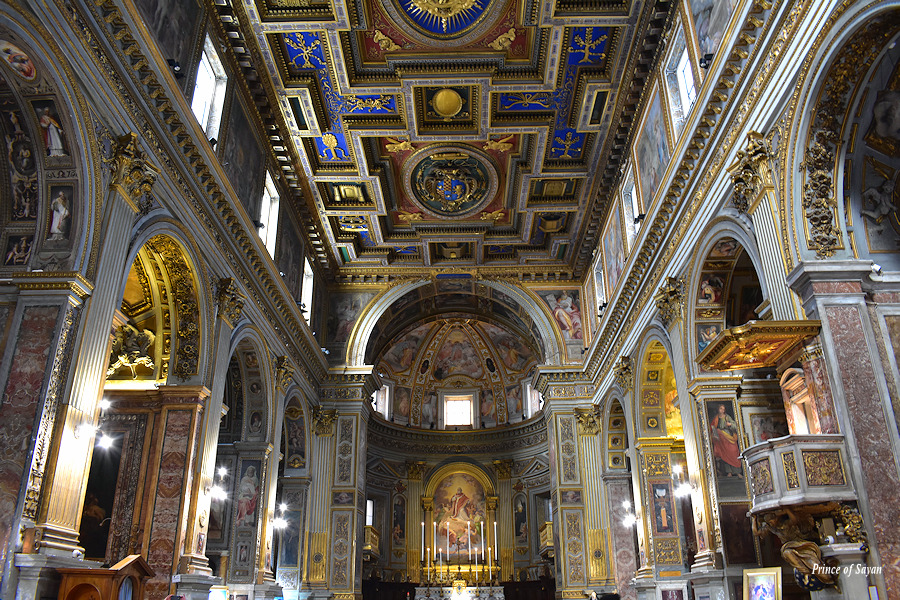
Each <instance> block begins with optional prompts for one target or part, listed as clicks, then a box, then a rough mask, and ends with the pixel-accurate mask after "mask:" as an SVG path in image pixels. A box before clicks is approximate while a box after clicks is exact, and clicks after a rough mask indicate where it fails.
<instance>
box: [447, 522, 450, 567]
mask: <svg viewBox="0 0 900 600" xmlns="http://www.w3.org/2000/svg"><path fill="white" fill-rule="evenodd" d="M447 564H448V565H449V564H450V521H447Z"/></svg>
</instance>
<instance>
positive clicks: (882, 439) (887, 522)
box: [825, 306, 900, 590]
mask: <svg viewBox="0 0 900 600" xmlns="http://www.w3.org/2000/svg"><path fill="white" fill-rule="evenodd" d="M825 314H826V317H827V319H828V325H829V329H830V332H831V338H832V345H833V348H834V353H835V358H836V359H837V365H836V366H835V368H836V369H837V371H838V374H839V377H840V379H841V382H842V385H843V392H844V401H845V402H846V404H847V409H848V410H847V414H848V416H849V419H850V423H851V425H852V427H853V431H854V436H855V438H856V445H857V448H858V450H859V458H860V462H861V464H862V470H863V477H864V478H865V487H866V490H867V494H868V497H869V510H870V511H871V515H872V520H873V521H874V529H875V531H874V532H870V533H874V538H875V542H876V543H877V544H878V551H879V553H880V557H881V562H882V564H883V565H884V572H883V574H884V579H885V583H886V585H887V589H889V590H890V589H894V590H897V589H900V529H898V528H897V526H896V524H897V523H898V522H900V504H898V503H897V501H896V494H897V490H898V489H900V480H898V477H897V470H896V467H895V465H894V461H893V460H892V456H893V454H892V452H891V448H890V442H889V441H888V440H889V438H890V435H891V433H890V431H888V426H887V421H886V419H885V414H884V410H885V405H884V403H883V402H881V401H880V398H881V393H880V391H879V389H878V386H877V378H876V374H875V371H874V369H873V367H872V362H871V360H872V357H871V356H870V354H869V352H868V348H867V345H866V337H865V331H864V329H863V326H862V321H861V315H860V313H859V310H858V309H857V308H856V307H853V306H846V307H845V306H829V307H827V308H826V309H825Z"/></svg>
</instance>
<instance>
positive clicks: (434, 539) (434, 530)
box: [431, 521, 437, 560]
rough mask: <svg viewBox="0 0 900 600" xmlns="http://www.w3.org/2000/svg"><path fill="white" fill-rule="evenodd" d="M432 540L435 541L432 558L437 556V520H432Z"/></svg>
mask: <svg viewBox="0 0 900 600" xmlns="http://www.w3.org/2000/svg"><path fill="white" fill-rule="evenodd" d="M431 528H432V532H431V541H432V542H434V553H433V554H432V555H431V560H434V559H435V558H437V521H432V522H431Z"/></svg>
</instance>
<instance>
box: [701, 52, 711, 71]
mask: <svg viewBox="0 0 900 600" xmlns="http://www.w3.org/2000/svg"><path fill="white" fill-rule="evenodd" d="M712 59H713V55H712V54H704V55H703V56H702V57H700V68H701V69H708V68H709V67H710V65H712Z"/></svg>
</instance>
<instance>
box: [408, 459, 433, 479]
mask: <svg viewBox="0 0 900 600" xmlns="http://www.w3.org/2000/svg"><path fill="white" fill-rule="evenodd" d="M427 470H428V465H426V464H425V461H422V460H418V461H416V462H408V463H406V474H407V476H408V477H409V478H410V479H412V480H415V481H421V480H422V477H424V476H425V471H427Z"/></svg>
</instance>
